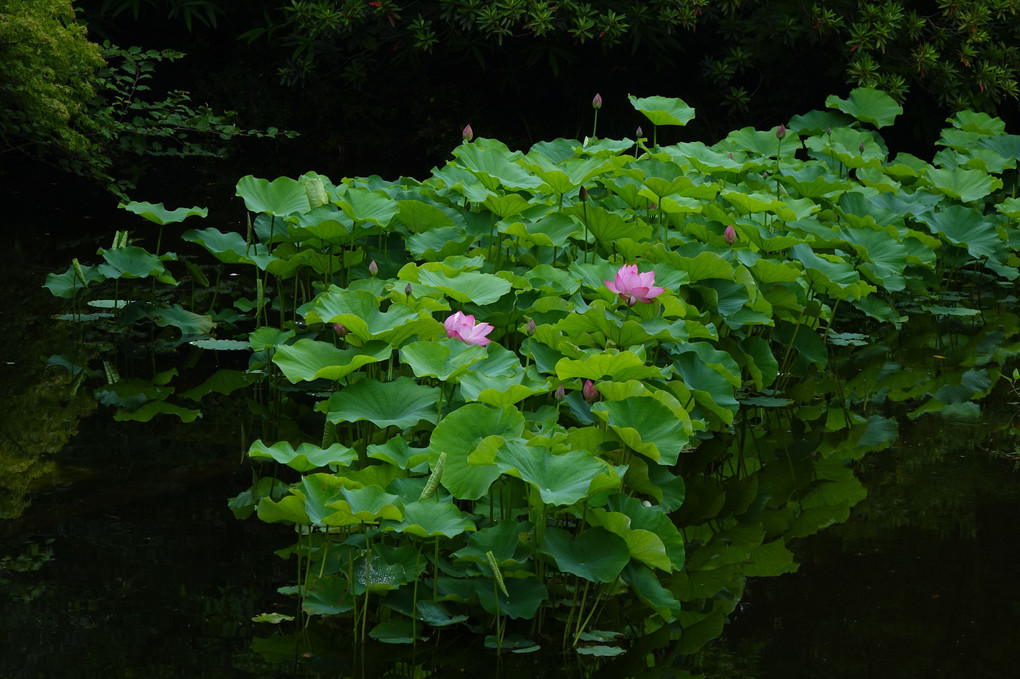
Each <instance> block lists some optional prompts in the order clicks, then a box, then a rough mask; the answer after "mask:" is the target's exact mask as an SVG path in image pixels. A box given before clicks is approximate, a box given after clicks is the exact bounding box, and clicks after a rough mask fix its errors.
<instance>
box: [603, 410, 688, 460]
mask: <svg viewBox="0 0 1020 679" xmlns="http://www.w3.org/2000/svg"><path fill="white" fill-rule="evenodd" d="M591 412H592V414H593V415H596V416H598V417H599V418H601V419H602V420H603V421H604V422H606V423H607V424H608V425H609V426H610V428H612V430H613V431H614V432H615V433H616V435H617V436H619V437H620V439H621V440H622V441H623V442H624V443H625V444H627V445H628V446H629V447H630V448H631V449H633V450H636V451H637V452H639V453H641V454H642V455H645V456H646V457H648V458H650V459H652V460H654V461H656V462H658V463H659V464H665V465H672V464H676V461H677V458H679V457H680V452H681V450H683V447H684V446H685V445H687V443H688V441H689V440H690V434H689V432H688V431H687V430H686V428H685V427H683V426H682V425H681V422H679V421H678V420H677V418H676V416H675V415H674V414H673V412H672V411H671V410H670V409H669V408H668V407H667V406H665V405H664V404H662V403H661V402H659V400H658V399H655V398H653V397H651V396H635V397H631V398H628V399H626V400H623V401H601V402H599V403H596V404H594V405H593V406H592V407H591Z"/></svg>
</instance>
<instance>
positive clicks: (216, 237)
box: [181, 227, 272, 269]
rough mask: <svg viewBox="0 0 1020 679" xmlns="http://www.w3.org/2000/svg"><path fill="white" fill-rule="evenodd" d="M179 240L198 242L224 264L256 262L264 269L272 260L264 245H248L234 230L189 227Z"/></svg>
mask: <svg viewBox="0 0 1020 679" xmlns="http://www.w3.org/2000/svg"><path fill="white" fill-rule="evenodd" d="M181 240H184V241H188V242H189V243H198V244H199V245H201V246H202V247H204V248H205V249H206V250H208V251H209V252H210V253H212V255H213V256H214V257H216V259H218V260H220V261H221V262H223V263H224V264H252V263H257V264H258V265H259V268H261V269H265V268H266V266H267V265H268V264H269V262H271V261H272V257H271V256H270V255H269V254H268V250H267V249H266V246H265V245H262V244H259V243H253V244H252V245H250V246H249V245H247V244H246V243H245V240H244V236H242V235H241V234H239V233H237V232H235V231H228V232H227V233H223V232H222V231H220V230H219V229H215V228H213V227H209V228H207V229H201V230H199V229H191V230H190V231H185V232H184V233H183V234H181Z"/></svg>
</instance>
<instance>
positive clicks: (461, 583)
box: [439, 576, 549, 648]
mask: <svg viewBox="0 0 1020 679" xmlns="http://www.w3.org/2000/svg"><path fill="white" fill-rule="evenodd" d="M504 582H505V583H506V589H507V593H508V594H509V596H507V595H506V594H503V592H502V591H500V590H499V589H498V588H496V587H494V586H493V585H494V583H493V579H492V577H491V576H489V577H478V578H444V577H440V578H439V592H440V595H441V596H447V597H449V596H451V595H452V597H455V598H457V599H459V600H461V601H468V600H472V599H475V598H477V599H478V603H479V604H481V606H482V608H483V609H485V612H486V613H489V614H490V615H496V614H497V613H498V614H499V615H502V616H506V617H508V618H513V619H514V620H533V619H534V618H535V613H536V612H538V607H539V606H541V605H542V602H543V601H545V600H546V599H547V598H548V597H549V591H548V590H547V589H546V588H545V585H544V584H542V583H541V582H539V581H538V579H537V578H535V577H528V578H504ZM497 596H498V597H499V598H498V602H499V603H498V606H497ZM504 648H505V646H504Z"/></svg>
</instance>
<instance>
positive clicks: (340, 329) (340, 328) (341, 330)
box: [333, 323, 350, 337]
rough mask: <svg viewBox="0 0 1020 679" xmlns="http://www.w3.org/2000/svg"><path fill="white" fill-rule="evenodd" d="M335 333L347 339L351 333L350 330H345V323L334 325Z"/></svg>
mask: <svg viewBox="0 0 1020 679" xmlns="http://www.w3.org/2000/svg"><path fill="white" fill-rule="evenodd" d="M333 332H335V333H336V334H337V335H339V336H340V337H346V336H347V333H349V332H350V330H348V329H347V328H345V327H344V325H343V323H334V324H333Z"/></svg>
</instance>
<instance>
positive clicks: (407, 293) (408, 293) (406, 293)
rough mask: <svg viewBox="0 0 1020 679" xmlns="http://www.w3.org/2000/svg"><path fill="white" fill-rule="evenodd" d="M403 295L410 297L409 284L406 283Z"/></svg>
mask: <svg viewBox="0 0 1020 679" xmlns="http://www.w3.org/2000/svg"><path fill="white" fill-rule="evenodd" d="M404 294H405V295H407V296H408V297H410V296H411V284H410V283H408V284H407V285H405V286H404Z"/></svg>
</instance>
